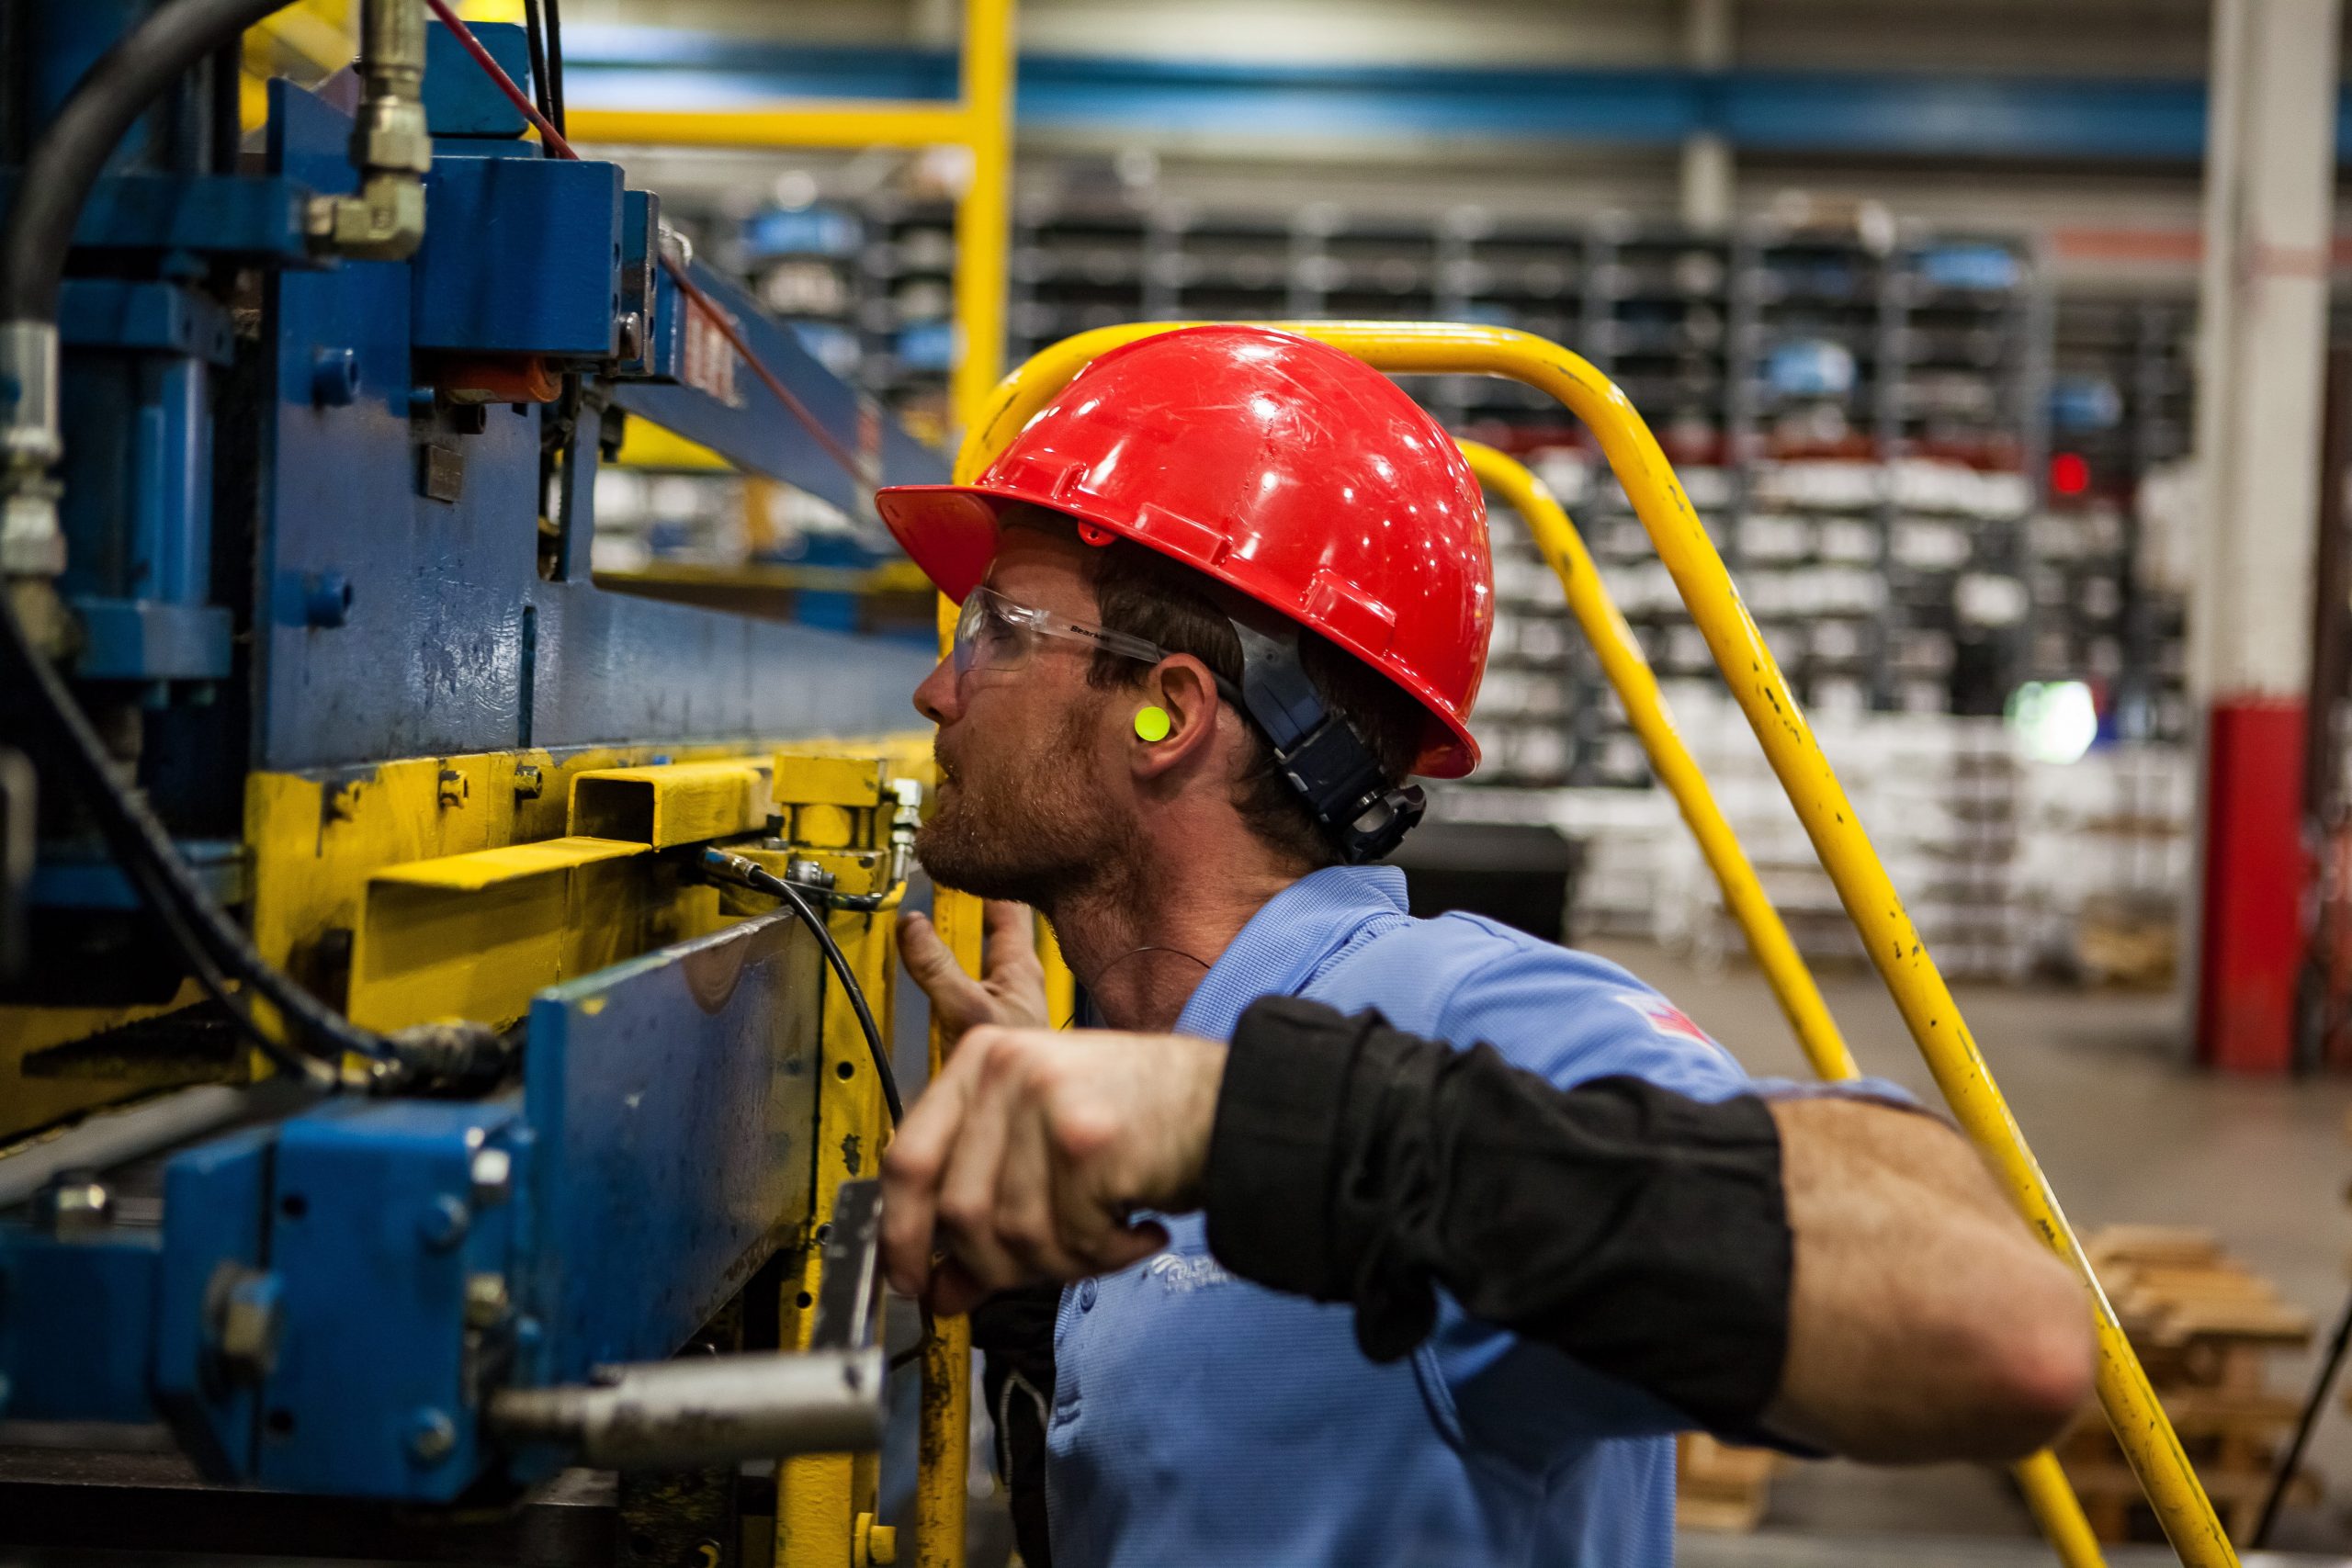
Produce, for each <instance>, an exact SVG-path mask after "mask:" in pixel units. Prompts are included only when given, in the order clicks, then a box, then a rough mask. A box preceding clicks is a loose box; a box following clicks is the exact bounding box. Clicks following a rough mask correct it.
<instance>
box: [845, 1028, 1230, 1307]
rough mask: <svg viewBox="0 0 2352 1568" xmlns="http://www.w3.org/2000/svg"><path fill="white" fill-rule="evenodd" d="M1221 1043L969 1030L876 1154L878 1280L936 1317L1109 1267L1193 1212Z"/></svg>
mask: <svg viewBox="0 0 2352 1568" xmlns="http://www.w3.org/2000/svg"><path fill="white" fill-rule="evenodd" d="M1225 1056H1226V1048H1225V1047H1224V1046H1223V1045H1219V1044H1216V1043H1213V1042H1210V1041H1206V1040H1196V1039H1193V1037H1191V1036H1189V1035H1182V1034H1121V1033H1114V1032H1104V1031H1094V1030H1088V1031H1081V1032H1053V1031H1049V1030H1043V1029H1004V1028H999V1027H995V1026H991V1025H982V1026H980V1027H978V1028H975V1029H973V1030H971V1031H970V1032H967V1034H966V1035H965V1036H964V1038H963V1041H962V1043H960V1044H959V1045H957V1047H956V1053H955V1055H954V1056H953V1057H951V1058H950V1059H949V1061H948V1063H947V1065H946V1066H945V1067H944V1069H942V1071H941V1072H940V1075H939V1077H938V1078H937V1079H935V1080H934V1081H933V1084H932V1085H931V1087H930V1088H929V1089H926V1090H924V1091H923V1095H922V1099H921V1100H917V1101H916V1103H915V1105H914V1107H913V1109H912V1110H910V1111H909V1112H908V1113H907V1119H906V1122H904V1124H902V1125H901V1126H900V1127H899V1132H898V1135H897V1136H896V1137H895V1138H893V1139H892V1140H891V1143H890V1147H889V1149H888V1152H887V1153H886V1154H885V1155H884V1156H883V1157H882V1192H883V1204H882V1258H883V1263H884V1265H885V1267H886V1268H887V1269H888V1272H889V1277H890V1283H891V1284H892V1285H893V1286H894V1287H895V1288H896V1289H898V1290H899V1292H901V1293H902V1294H906V1295H913V1296H920V1297H922V1298H923V1299H924V1300H926V1301H928V1302H929V1303H931V1305H932V1308H933V1310H934V1311H936V1312H940V1313H943V1314H956V1313H961V1312H967V1311H969V1310H970V1309H971V1308H972V1307H973V1306H974V1305H975V1304H976V1303H978V1302H979V1301H980V1300H981V1298H983V1297H985V1296H988V1295H989V1294H991V1293H993V1292H997V1291H1001V1290H1005V1289H1008V1288H1010V1287H1012V1286H1014V1285H1023V1284H1030V1283H1034V1282H1035V1281H1038V1280H1075V1279H1080V1278H1082V1277H1084V1276H1086V1275H1089V1274H1102V1273H1108V1272H1111V1271H1113V1270H1115V1269H1124V1268H1125V1267H1126V1266H1127V1265H1128V1264H1130V1263H1134V1262H1136V1260H1137V1259H1139V1258H1146V1257H1148V1256H1149V1255H1150V1254H1152V1253H1153V1252H1156V1251H1158V1250H1159V1248H1160V1247H1163V1246H1165V1245H1167V1240H1168V1237H1167V1235H1166V1233H1165V1232H1164V1231H1162V1230H1161V1229H1160V1227H1159V1226H1158V1225H1156V1224H1130V1223H1129V1220H1128V1216H1129V1215H1131V1214H1132V1213H1134V1212H1135V1211H1136V1210H1137V1209H1156V1210H1159V1211H1160V1212H1162V1213H1182V1212H1183V1211H1186V1210H1189V1209H1193V1208H1197V1207H1199V1205H1200V1201H1201V1180H1202V1172H1203V1169H1204V1167H1205V1165H1206V1163H1207V1160H1208V1149H1209V1133H1210V1129H1211V1127H1212V1125H1213V1124H1214V1122H1215V1121H1216V1097H1217V1088H1218V1085H1219V1084H1220V1083H1221V1082H1222V1081H1223V1078H1224V1076H1225Z"/></svg>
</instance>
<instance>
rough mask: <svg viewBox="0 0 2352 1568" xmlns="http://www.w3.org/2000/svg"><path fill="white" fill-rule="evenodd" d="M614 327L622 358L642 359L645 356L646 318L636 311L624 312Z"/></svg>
mask: <svg viewBox="0 0 2352 1568" xmlns="http://www.w3.org/2000/svg"><path fill="white" fill-rule="evenodd" d="M613 326H614V337H615V339H616V343H617V345H618V347H619V349H620V357H621V358H623V359H639V358H642V357H643V356H644V354H645V317H644V316H643V315H642V314H640V313H639V312H638V311H636V310H624V311H622V312H621V313H620V315H619V317H618V318H617V319H616V321H614V323H613Z"/></svg>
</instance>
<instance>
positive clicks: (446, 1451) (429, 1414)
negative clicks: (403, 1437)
mask: <svg viewBox="0 0 2352 1568" xmlns="http://www.w3.org/2000/svg"><path fill="white" fill-rule="evenodd" d="M457 1446H458V1424H457V1423H456V1422H454V1421H452V1420H450V1419H449V1416H448V1414H447V1412H446V1411H441V1410H435V1409H434V1408H432V1407H431V1406H430V1405H428V1406H426V1407H425V1408H424V1409H423V1410H420V1411H418V1412H417V1413H416V1416H415V1417H414V1418H413V1420H411V1421H410V1423H409V1428H408V1451H409V1457H410V1458H412V1459H413V1460H415V1461H417V1462H418V1463H419V1464H439V1463H440V1462H441V1461H443V1460H445V1459H447V1458H448V1457H449V1455H450V1453H451V1452H452V1451H454V1450H456V1448H457Z"/></svg>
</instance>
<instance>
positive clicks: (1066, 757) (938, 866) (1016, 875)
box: [915, 711, 1132, 911]
mask: <svg viewBox="0 0 2352 1568" xmlns="http://www.w3.org/2000/svg"><path fill="white" fill-rule="evenodd" d="M1091 728H1092V727H1091V715H1089V714H1087V713H1085V712H1083V711H1081V712H1078V713H1072V714H1069V715H1065V716H1064V718H1063V721H1062V723H1061V725H1060V727H1059V728H1058V730H1057V733H1056V734H1055V735H1054V736H1053V737H1052V738H1051V739H1050V740H1049V741H1048V742H1047V743H1046V744H1045V745H1042V746H1035V747H1023V748H1021V749H1020V750H1017V751H1014V752H1012V754H1011V755H1009V756H1002V757H999V758H997V759H995V760H994V761H995V763H996V765H995V766H994V767H993V768H991V770H990V777H989V781H988V782H986V783H984V784H980V783H976V781H975V780H974V778H973V777H972V773H971V771H970V770H969V769H968V768H965V769H951V768H950V767H949V765H948V763H947V761H946V760H945V759H944V758H939V759H938V761H939V772H940V777H941V780H942V782H943V784H946V783H952V784H954V785H955V788H954V789H952V790H949V789H944V788H943V789H942V790H941V792H940V801H939V808H938V810H936V811H935V812H933V815H932V818H931V820H930V821H928V822H926V823H924V824H923V825H922V831H921V832H919V833H918V834H917V835H916V836H915V858H916V859H917V860H918V861H920V862H922V868H923V870H924V871H925V872H927V873H929V874H930V876H931V879H932V880H933V882H935V883H937V884H939V885H940V886H943V887H952V888H955V889H956V890H957V891H959V892H964V893H970V894H974V895H976V896H978V897H982V898H1003V899H1010V900H1012V902H1014V903H1019V904H1026V905H1028V906H1029V907H1030V908H1035V909H1041V910H1046V911H1050V910H1051V909H1052V908H1054V907H1055V906H1057V905H1058V904H1064V903H1067V902H1068V901H1069V900H1071V899H1073V898H1077V897H1083V896H1085V895H1087V894H1090V893H1091V892H1094V891H1096V890H1097V889H1099V888H1101V887H1103V886H1106V885H1115V884H1116V883H1118V882H1120V881H1122V880H1125V876H1126V875H1127V874H1128V873H1129V872H1130V871H1131V870H1132V868H1129V867H1127V866H1125V863H1124V862H1123V860H1122V854H1123V849H1124V846H1125V843H1126V841H1127V838H1128V835H1126V834H1125V832H1124V831H1122V830H1121V829H1120V826H1119V824H1118V823H1116V822H1114V820H1113V819H1112V818H1113V813H1112V812H1111V811H1110V810H1109V809H1108V808H1107V805H1106V802H1105V800H1104V798H1103V795H1102V793H1101V792H1100V791H1099V790H1097V789H1096V788H1094V787H1093V785H1092V783H1091V777H1090V775H1089V773H1088V772H1087V770H1086V768H1085V766H1084V761H1085V757H1086V753H1085V750H1084V746H1085V739H1086V737H1087V735H1088V733H1089V732H1090V730H1091ZM933 754H934V756H936V755H937V748H936V746H934V747H933Z"/></svg>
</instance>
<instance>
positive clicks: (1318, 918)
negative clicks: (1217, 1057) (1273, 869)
mask: <svg viewBox="0 0 2352 1568" xmlns="http://www.w3.org/2000/svg"><path fill="white" fill-rule="evenodd" d="M1408 908H1409V906H1408V904H1407V902H1406V898H1405V874H1404V873H1403V872H1401V871H1399V870H1398V869H1397V867H1395V866H1393V865H1329V866H1325V867H1324V868H1323V869H1322V870H1320V871H1317V872H1312V873H1309V874H1307V875H1306V876H1303V877H1301V878H1299V879H1298V880H1297V881H1296V882H1294V883H1292V884H1291V885H1290V886H1288V887H1285V888H1283V890H1282V891H1281V892H1279V893H1277V894H1275V895H1274V896H1273V897H1272V898H1269V899H1267V900H1266V902H1265V903H1264V904H1263V905H1261V907H1260V908H1259V910H1258V912H1257V913H1256V914H1254V915H1252V916H1250V922H1249V924H1247V925H1245V926H1243V927H1242V928H1241V930H1240V931H1238V933H1237V934H1236V935H1235V936H1234V939H1233V942H1232V943H1231V945H1229V946H1227V948H1226V950H1225V951H1224V952H1223V953H1219V954H1218V955H1217V961H1216V964H1212V965H1211V966H1210V968H1209V972H1208V973H1207V974H1206V975H1204V976H1202V978H1201V983H1200V986H1199V987H1198V988H1197V989H1195V990H1194V991H1193V997H1192V1000H1190V1001H1188V1002H1186V1003H1185V1004H1184V1010H1183V1012H1182V1015H1180V1016H1179V1017H1178V1018H1177V1020H1176V1029H1177V1032H1179V1033H1183V1034H1197V1035H1199V1036H1201V1037H1202V1038H1204V1039H1207V1040H1223V1039H1225V1038H1227V1036H1229V1035H1231V1034H1232V1032H1233V1029H1234V1025H1235V1024H1237V1023H1238V1022H1239V1021H1241V1015H1242V1013H1243V1012H1244V1011H1245V1010H1247V1009H1248V1008H1249V1006H1250V1003H1251V1002H1254V1001H1256V1000H1257V999H1258V998H1260V997H1267V996H1277V995H1280V996H1290V995H1293V994H1295V993H1296V992H1297V991H1299V990H1300V989H1302V988H1304V987H1306V984H1307V983H1308V982H1309V981H1310V980H1312V979H1313V978H1314V977H1315V974H1316V971H1317V970H1318V969H1319V968H1321V967H1322V965H1323V964H1324V962H1325V960H1327V959H1329V957H1330V956H1331V955H1332V954H1333V953H1337V952H1338V951H1339V950H1340V948H1342V947H1344V946H1346V945H1347V943H1348V942H1349V941H1350V940H1351V938H1353V937H1354V936H1355V934H1356V933H1357V932H1358V931H1361V930H1363V924H1364V922H1365V921H1366V920H1369V919H1374V918H1375V917H1377V916H1381V915H1402V914H1405V913H1407V912H1408Z"/></svg>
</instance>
